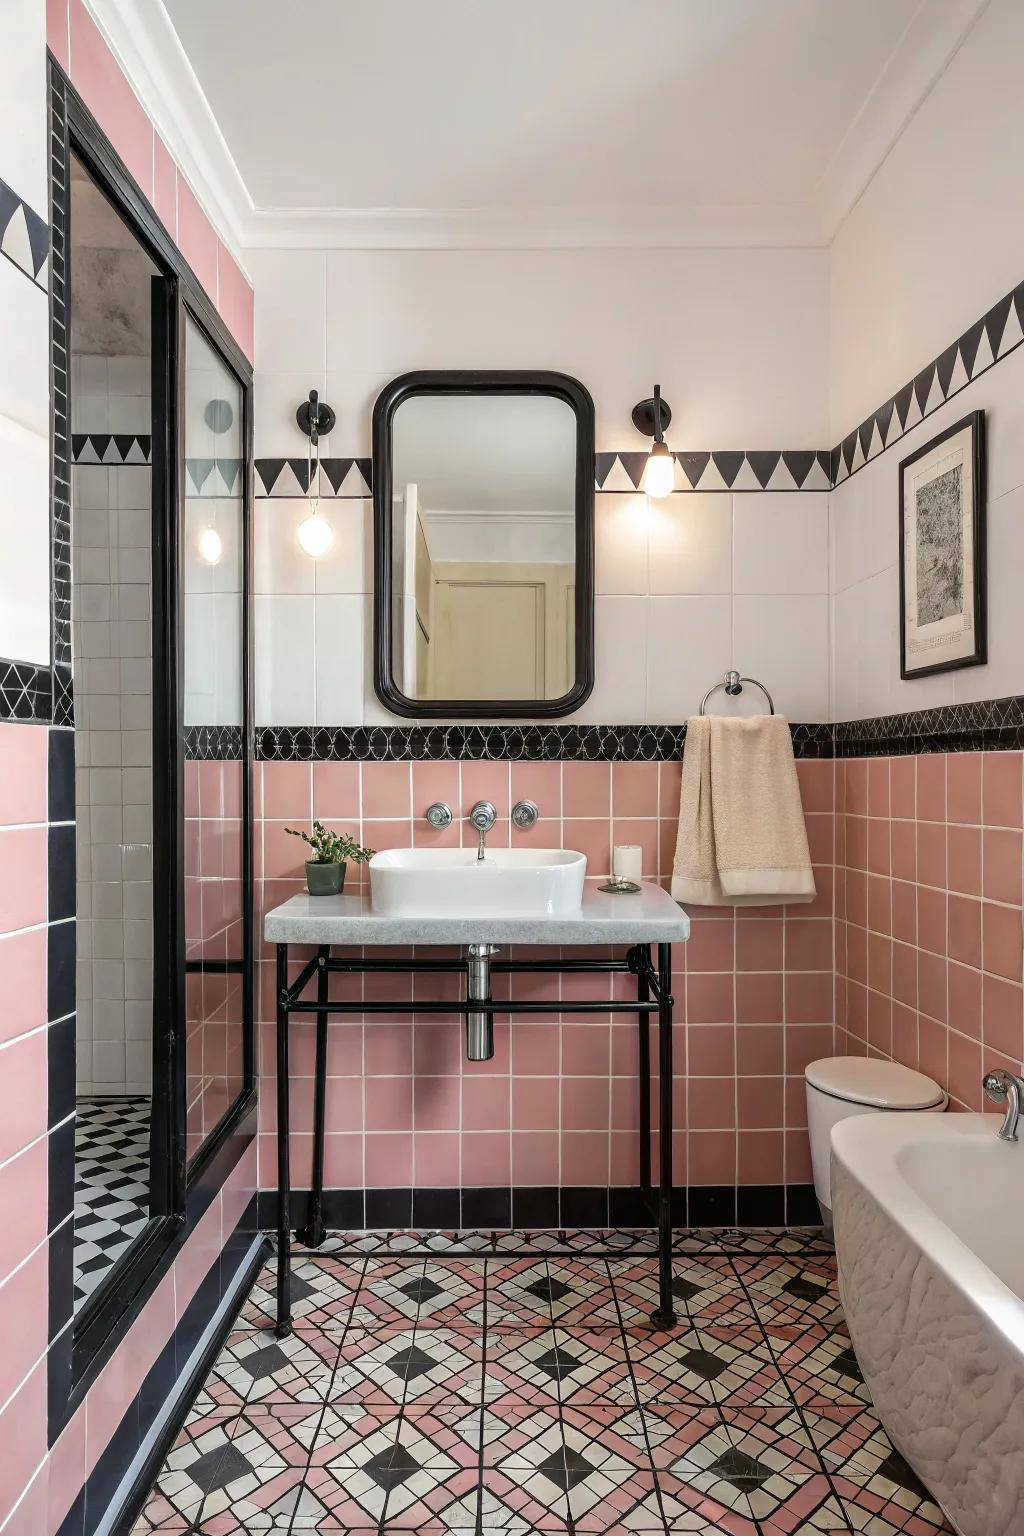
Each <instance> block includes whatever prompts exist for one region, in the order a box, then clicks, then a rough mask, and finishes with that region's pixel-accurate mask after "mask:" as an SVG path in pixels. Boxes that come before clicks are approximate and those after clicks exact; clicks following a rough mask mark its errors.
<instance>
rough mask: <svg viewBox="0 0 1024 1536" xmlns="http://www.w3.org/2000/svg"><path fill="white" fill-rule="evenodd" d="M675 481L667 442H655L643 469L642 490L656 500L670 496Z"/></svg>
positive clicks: (672, 462) (673, 466)
mask: <svg viewBox="0 0 1024 1536" xmlns="http://www.w3.org/2000/svg"><path fill="white" fill-rule="evenodd" d="M675 483H676V470H675V460H674V459H673V457H672V455H671V453H670V452H669V447H668V444H667V443H655V444H654V447H653V448H652V449H651V452H650V455H649V456H648V459H647V468H646V469H645V470H644V490H645V492H646V493H647V495H648V496H650V497H651V498H652V499H653V500H655V501H657V500H658V499H660V498H661V497H662V496H671V494H672V491H673V488H674V486H675Z"/></svg>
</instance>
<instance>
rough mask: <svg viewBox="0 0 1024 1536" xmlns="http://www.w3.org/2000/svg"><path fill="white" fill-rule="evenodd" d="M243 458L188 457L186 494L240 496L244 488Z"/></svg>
mask: <svg viewBox="0 0 1024 1536" xmlns="http://www.w3.org/2000/svg"><path fill="white" fill-rule="evenodd" d="M242 464H243V461H242V460H241V459H233V458H218V459H186V460H185V495H186V496H239V495H241V490H242Z"/></svg>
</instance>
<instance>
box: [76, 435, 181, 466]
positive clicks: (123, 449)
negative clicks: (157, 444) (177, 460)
mask: <svg viewBox="0 0 1024 1536" xmlns="http://www.w3.org/2000/svg"><path fill="white" fill-rule="evenodd" d="M152 459H153V438H152V436H151V435H150V434H149V433H145V432H73V433H72V434H71V462H72V463H73V464H106V465H108V466H110V467H111V468H112V469H116V468H118V466H119V465H122V464H137V465H140V466H146V465H149V464H151V463H152ZM191 462H192V461H191V460H186V467H187V465H188V464H189V463H191Z"/></svg>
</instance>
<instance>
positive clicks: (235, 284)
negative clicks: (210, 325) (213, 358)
mask: <svg viewBox="0 0 1024 1536" xmlns="http://www.w3.org/2000/svg"><path fill="white" fill-rule="evenodd" d="M217 308H218V309H219V311H220V316H221V319H222V320H223V321H224V324H225V325H226V326H227V328H228V330H229V331H230V332H231V334H232V336H233V337H234V338H235V340H236V341H237V343H238V345H239V346H240V347H241V349H242V351H243V352H244V353H245V355H246V357H247V358H248V359H249V361H250V363H251V362H252V360H253V326H254V307H253V292H252V285H251V284H250V282H249V280H248V278H247V277H246V276H245V273H244V272H243V271H242V269H241V267H239V265H238V263H237V261H235V259H234V257H233V256H232V254H231V252H230V251H229V250H228V248H227V246H226V245H225V244H224V242H223V241H222V240H218V241H217Z"/></svg>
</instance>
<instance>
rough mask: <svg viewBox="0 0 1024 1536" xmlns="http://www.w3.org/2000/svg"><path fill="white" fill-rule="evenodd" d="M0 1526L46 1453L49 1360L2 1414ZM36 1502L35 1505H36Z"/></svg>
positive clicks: (24, 1385) (39, 1367)
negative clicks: (47, 1369) (47, 1373)
mask: <svg viewBox="0 0 1024 1536" xmlns="http://www.w3.org/2000/svg"><path fill="white" fill-rule="evenodd" d="M0 1445H2V1446H3V1455H2V1456H0V1525H3V1524H5V1522H6V1521H7V1519H8V1516H9V1515H10V1513H11V1510H12V1509H13V1508H14V1506H15V1504H16V1503H17V1501H18V1500H19V1499H20V1498H21V1495H22V1493H23V1492H24V1490H25V1489H26V1488H27V1487H28V1484H29V1480H30V1479H31V1477H32V1475H33V1473H34V1472H35V1470H36V1468H37V1467H38V1466H39V1463H40V1462H41V1461H42V1459H43V1457H44V1456H45V1455H46V1361H45V1360H41V1361H40V1362H39V1364H38V1365H37V1366H36V1367H35V1369H34V1370H33V1371H32V1373H31V1375H30V1376H29V1377H28V1380H27V1381H25V1382H23V1383H22V1385H21V1387H20V1388H19V1390H18V1393H17V1395H16V1396H15V1397H13V1398H12V1399H11V1401H10V1402H9V1403H8V1404H7V1405H6V1407H5V1408H4V1410H3V1412H2V1413H0ZM34 1507H35V1506H34V1504H33V1508H34Z"/></svg>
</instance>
